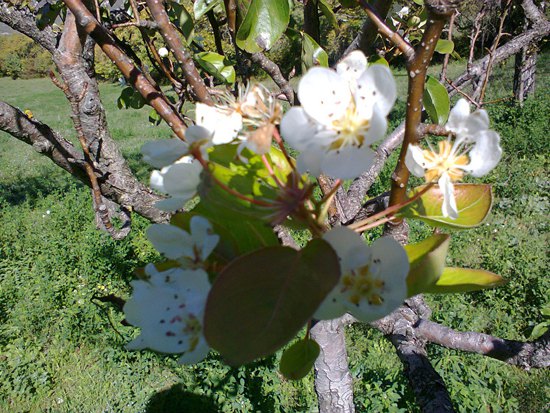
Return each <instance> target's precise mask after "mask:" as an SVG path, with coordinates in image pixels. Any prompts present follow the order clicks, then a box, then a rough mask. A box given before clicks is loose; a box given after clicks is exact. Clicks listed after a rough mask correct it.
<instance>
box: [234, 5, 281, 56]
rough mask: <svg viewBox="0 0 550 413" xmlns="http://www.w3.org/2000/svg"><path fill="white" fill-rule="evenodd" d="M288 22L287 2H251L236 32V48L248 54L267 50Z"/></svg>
mask: <svg viewBox="0 0 550 413" xmlns="http://www.w3.org/2000/svg"><path fill="white" fill-rule="evenodd" d="M289 21H290V7H289V5H288V2H287V1H271V0H252V1H251V2H250V6H249V7H248V10H247V12H246V16H245V17H244V20H243V21H242V23H241V25H240V27H239V29H238V30H237V36H236V40H237V46H239V47H240V48H241V49H243V50H246V51H247V52H249V53H256V52H262V51H264V50H269V49H271V47H273V44H274V43H275V42H276V41H277V40H278V39H279V37H281V35H282V34H283V33H284V31H285V30H286V27H287V26H288V22H289Z"/></svg>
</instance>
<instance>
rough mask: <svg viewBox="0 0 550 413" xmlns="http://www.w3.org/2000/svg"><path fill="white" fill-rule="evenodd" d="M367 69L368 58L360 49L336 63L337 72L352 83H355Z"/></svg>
mask: <svg viewBox="0 0 550 413" xmlns="http://www.w3.org/2000/svg"><path fill="white" fill-rule="evenodd" d="M366 69H367V58H366V57H365V55H364V53H363V52H361V51H360V50H354V51H353V52H351V53H349V54H348V55H347V56H346V57H344V58H343V59H342V60H340V62H338V64H337V65H336V72H337V73H338V74H339V75H340V76H342V77H344V78H346V79H348V82H350V83H355V81H356V80H357V79H359V77H361V75H362V74H363V72H364V71H365V70H366Z"/></svg>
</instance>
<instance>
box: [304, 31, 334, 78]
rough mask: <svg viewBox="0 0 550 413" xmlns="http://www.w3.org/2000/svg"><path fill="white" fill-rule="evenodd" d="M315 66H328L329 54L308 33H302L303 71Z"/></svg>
mask: <svg viewBox="0 0 550 413" xmlns="http://www.w3.org/2000/svg"><path fill="white" fill-rule="evenodd" d="M313 66H323V67H328V55H327V52H325V51H324V50H323V48H322V47H321V46H319V45H318V44H317V42H316V41H315V40H313V38H312V37H311V36H310V35H308V34H307V33H302V73H305V72H306V71H307V69H309V68H311V67H313Z"/></svg>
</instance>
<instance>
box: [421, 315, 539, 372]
mask: <svg viewBox="0 0 550 413" xmlns="http://www.w3.org/2000/svg"><path fill="white" fill-rule="evenodd" d="M414 329H415V330H416V332H417V335H418V336H420V337H421V338H422V339H424V340H428V341H430V342H432V343H435V344H439V345H441V346H444V347H447V348H452V349H455V350H461V351H467V352H471V353H477V354H482V355H484V356H487V357H491V358H494V359H497V360H500V361H503V362H505V363H508V364H511V365H514V366H518V367H521V368H523V369H525V370H529V369H532V368H548V367H550V331H548V332H546V334H544V335H543V336H542V337H541V338H539V339H538V340H535V341H533V342H522V341H515V340H505V339H502V338H498V337H493V336H490V335H488V334H483V333H477V332H472V331H468V332H461V331H455V330H453V329H451V328H448V327H445V326H442V325H441V324H438V323H434V322H433V321H429V320H425V319H420V320H418V322H417V323H416V325H415V326H414Z"/></svg>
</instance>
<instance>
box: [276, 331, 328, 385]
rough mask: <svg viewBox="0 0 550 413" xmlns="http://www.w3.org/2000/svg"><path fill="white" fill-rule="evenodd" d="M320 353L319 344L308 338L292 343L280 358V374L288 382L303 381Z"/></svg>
mask: <svg viewBox="0 0 550 413" xmlns="http://www.w3.org/2000/svg"><path fill="white" fill-rule="evenodd" d="M320 351H321V349H320V348H319V344H317V342H316V341H315V340H312V339H310V338H306V339H304V340H300V341H298V342H297V343H294V344H293V345H292V346H290V347H289V348H287V349H286V350H285V351H284V353H283V355H282V356H281V363H280V370H281V373H282V374H283V376H285V377H286V378H287V379H290V380H300V379H303V378H304V377H305V376H307V374H308V373H309V372H310V371H311V369H312V368H313V364H314V363H315V360H317V357H319V353H320Z"/></svg>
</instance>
